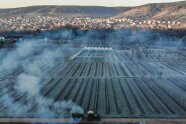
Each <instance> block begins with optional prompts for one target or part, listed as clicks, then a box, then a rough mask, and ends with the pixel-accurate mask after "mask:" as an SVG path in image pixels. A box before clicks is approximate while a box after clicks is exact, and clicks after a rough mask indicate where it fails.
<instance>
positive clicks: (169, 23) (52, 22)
mask: <svg viewBox="0 0 186 124" xmlns="http://www.w3.org/2000/svg"><path fill="white" fill-rule="evenodd" d="M65 26H72V27H79V28H81V29H108V28H113V29H122V28H149V29H179V28H182V27H184V26H185V24H184V23H183V22H180V21H174V20H154V19H152V20H135V19H130V18H119V17H113V18H90V17H74V18H66V17H52V16H35V17H29V16H27V17H25V16H20V17H7V18H0V31H37V30H39V31H45V30H53V29H58V28H62V27H65Z"/></svg>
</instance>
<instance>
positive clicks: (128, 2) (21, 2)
mask: <svg viewBox="0 0 186 124" xmlns="http://www.w3.org/2000/svg"><path fill="white" fill-rule="evenodd" d="M175 1H179V0H0V8H15V7H25V6H33V5H82V6H87V5H95V6H137V5H143V4H147V3H160V2H175Z"/></svg>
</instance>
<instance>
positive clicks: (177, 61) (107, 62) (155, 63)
mask: <svg viewBox="0 0 186 124" xmlns="http://www.w3.org/2000/svg"><path fill="white" fill-rule="evenodd" d="M136 54H140V55H136ZM185 59H186V54H185V52H184V51H179V50H173V49H142V50H140V51H139V53H137V52H135V51H133V50H114V49H112V48H97V47H85V48H83V49H81V50H79V52H76V53H75V54H73V55H71V56H70V57H69V58H68V59H66V60H65V61H62V60H61V58H59V59H58V60H57V61H55V65H54V66H52V67H47V66H45V65H43V67H42V71H43V75H42V82H41V83H42V88H41V91H40V94H42V96H44V97H47V98H52V99H54V100H55V101H63V100H72V101H73V102H75V103H77V104H78V105H80V106H81V107H82V108H83V109H84V111H85V112H86V111H89V110H92V111H94V112H96V113H99V114H100V115H101V117H105V118H109V117H115V118H116V117H117V118H118V117H119V118H124V117H129V118H131V117H143V118H145V117H147V118H148V117H153V118H184V117H186V63H185ZM20 73H22V69H21V68H17V69H15V70H14V71H11V72H5V73H2V74H0V76H1V78H0V89H1V90H0V97H4V101H0V106H1V108H0V113H3V115H4V116H5V115H6V113H7V110H8V108H9V107H10V106H11V105H13V103H14V102H16V101H21V102H23V103H25V104H26V103H27V102H29V100H28V99H25V96H24V94H19V93H17V92H16V91H15V90H14V87H13V85H14V83H13V82H14V80H15V79H16V75H18V74H20ZM6 94H10V95H11V96H12V101H7V104H4V102H6ZM30 100H31V99H30ZM36 110H37V105H33V107H32V109H31V110H29V113H30V115H31V116H32V114H33V113H35V112H36ZM34 115H36V114H34Z"/></svg>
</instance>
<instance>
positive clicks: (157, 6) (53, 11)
mask: <svg viewBox="0 0 186 124" xmlns="http://www.w3.org/2000/svg"><path fill="white" fill-rule="evenodd" d="M48 15H50V16H63V17H77V16H89V17H102V18H103V17H130V18H135V19H149V18H150V19H163V20H177V21H185V20H186V1H180V2H172V3H152V4H146V5H142V6H135V7H102V6H29V7H21V8H11V9H0V17H9V16H48Z"/></svg>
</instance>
